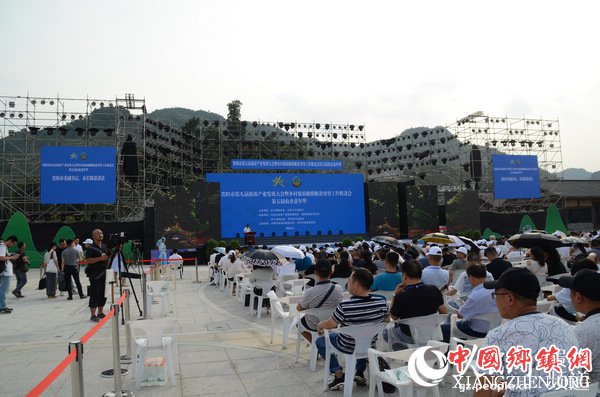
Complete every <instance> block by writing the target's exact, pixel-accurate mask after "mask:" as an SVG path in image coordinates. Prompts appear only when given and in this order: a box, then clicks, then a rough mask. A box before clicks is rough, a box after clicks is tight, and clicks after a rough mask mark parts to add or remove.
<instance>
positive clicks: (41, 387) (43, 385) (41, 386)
mask: <svg viewBox="0 0 600 397" xmlns="http://www.w3.org/2000/svg"><path fill="white" fill-rule="evenodd" d="M75 357H77V350H73V351H71V353H69V355H68V356H67V357H65V358H64V359H63V360H62V361H61V362H60V363H59V364H58V365H57V366H56V368H54V369H53V370H52V371H51V372H50V373H49V374H48V376H46V377H45V378H44V379H43V380H42V381H41V382H40V383H38V385H37V386H36V387H34V388H33V389H31V391H30V392H29V393H27V396H26V397H37V396H39V395H40V394H42V393H43V392H44V391H45V390H46V389H47V388H48V386H50V385H51V384H52V382H54V381H55V380H56V378H58V377H59V376H60V374H61V373H62V372H63V371H64V370H65V369H67V367H68V366H69V365H70V364H71V363H72V362H73V361H74V360H75Z"/></svg>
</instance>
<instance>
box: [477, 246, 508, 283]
mask: <svg viewBox="0 0 600 397" xmlns="http://www.w3.org/2000/svg"><path fill="white" fill-rule="evenodd" d="M483 254H484V255H485V257H486V258H488V260H489V261H490V263H488V264H487V266H486V268H487V271H488V272H490V273H491V274H492V276H493V277H494V280H498V279H499V278H500V276H501V275H502V273H504V271H505V270H506V269H510V268H511V267H512V263H510V262H508V261H505V260H504V259H502V258H499V257H498V251H496V248H495V247H487V248H486V249H485V251H483Z"/></svg>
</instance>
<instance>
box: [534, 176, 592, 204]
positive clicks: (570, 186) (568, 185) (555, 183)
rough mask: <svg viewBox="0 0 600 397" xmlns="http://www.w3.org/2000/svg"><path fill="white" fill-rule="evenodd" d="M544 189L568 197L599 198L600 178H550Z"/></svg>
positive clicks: (543, 186)
mask: <svg viewBox="0 0 600 397" xmlns="http://www.w3.org/2000/svg"><path fill="white" fill-rule="evenodd" d="M542 189H544V190H547V191H549V192H550V193H551V194H556V195H560V196H563V197H567V198H570V197H572V198H578V197H581V198H599V199H600V180H597V181H596V180H562V181H560V180H549V181H545V182H543V185H542Z"/></svg>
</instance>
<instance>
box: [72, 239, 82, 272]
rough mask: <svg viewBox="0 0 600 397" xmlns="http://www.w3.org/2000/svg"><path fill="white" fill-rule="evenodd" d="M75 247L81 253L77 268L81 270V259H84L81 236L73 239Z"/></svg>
mask: <svg viewBox="0 0 600 397" xmlns="http://www.w3.org/2000/svg"><path fill="white" fill-rule="evenodd" d="M73 248H75V250H77V253H78V254H79V259H78V260H77V270H79V267H80V264H81V261H82V260H83V247H82V246H81V245H79V237H75V238H74V239H73Z"/></svg>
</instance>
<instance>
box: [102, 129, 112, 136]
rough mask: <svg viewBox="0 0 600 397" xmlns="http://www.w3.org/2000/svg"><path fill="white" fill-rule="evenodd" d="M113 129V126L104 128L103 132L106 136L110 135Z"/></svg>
mask: <svg viewBox="0 0 600 397" xmlns="http://www.w3.org/2000/svg"><path fill="white" fill-rule="evenodd" d="M113 131H114V128H105V129H104V132H105V133H106V136H111V135H112V133H113Z"/></svg>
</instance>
